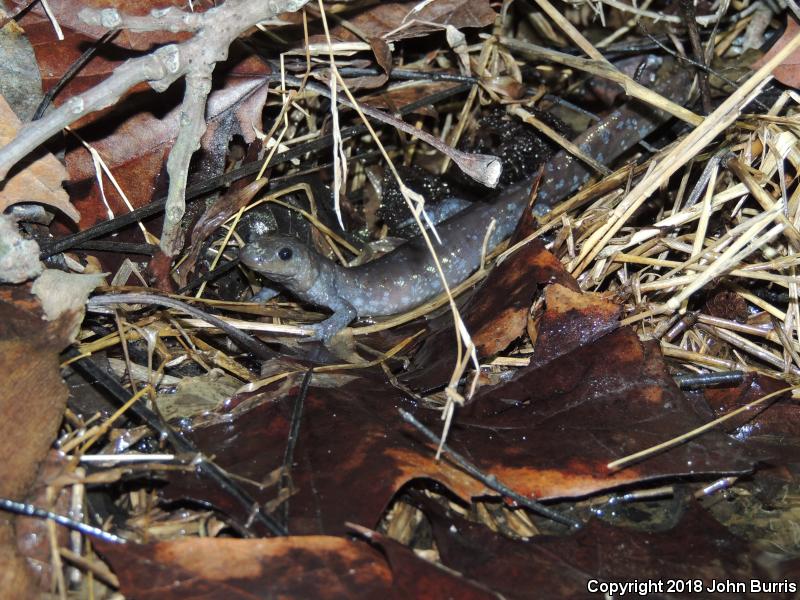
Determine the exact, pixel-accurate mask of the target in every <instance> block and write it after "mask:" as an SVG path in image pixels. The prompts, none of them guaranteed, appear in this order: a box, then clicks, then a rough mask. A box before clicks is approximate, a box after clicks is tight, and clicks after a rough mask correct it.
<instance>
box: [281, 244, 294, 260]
mask: <svg viewBox="0 0 800 600" xmlns="http://www.w3.org/2000/svg"><path fill="white" fill-rule="evenodd" d="M278 258H280V259H281V260H289V259H290V258H292V249H291V248H289V247H287V246H284V247H283V248H281V249H280V250H278Z"/></svg>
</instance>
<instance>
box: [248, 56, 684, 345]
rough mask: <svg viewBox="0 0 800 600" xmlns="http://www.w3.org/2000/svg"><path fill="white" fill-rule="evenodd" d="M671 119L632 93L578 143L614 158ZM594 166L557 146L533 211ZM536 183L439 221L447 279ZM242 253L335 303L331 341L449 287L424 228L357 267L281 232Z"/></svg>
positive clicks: (468, 269)
mask: <svg viewBox="0 0 800 600" xmlns="http://www.w3.org/2000/svg"><path fill="white" fill-rule="evenodd" d="M650 60H652V57H651V59H650ZM656 60H659V61H660V60H661V59H656ZM666 60H667V59H665V60H664V62H666ZM659 71H660V72H661V75H659V76H658V77H657V76H656V69H650V70H649V71H648V74H647V75H646V77H647V78H649V80H650V81H649V82H650V83H651V84H652V87H654V88H655V89H656V90H658V91H661V92H663V93H666V89H660V90H659V88H668V89H669V90H674V91H673V92H671V93H670V95H671V96H672V99H673V100H674V101H677V102H681V103H683V102H685V101H686V100H687V97H686V96H688V91H689V88H690V84H691V79H690V75H689V74H687V72H686V71H685V70H682V69H675V68H670V69H669V70H668V74H667V75H665V74H664V71H665V69H664V68H662V69H659ZM645 83H646V82H645ZM659 84H660V85H659ZM676 94H677V97H676ZM666 119H667V115H666V114H665V113H662V112H660V111H656V110H653V109H652V108H650V107H647V106H644V105H642V104H641V103H637V102H633V101H631V102H628V103H627V104H625V105H623V106H621V107H620V108H618V109H616V110H614V111H612V112H611V113H609V115H608V116H606V117H605V118H604V119H603V120H602V121H600V122H599V123H597V124H596V125H595V126H593V127H592V128H590V129H589V130H587V131H586V132H584V133H583V134H581V135H580V136H578V138H577V139H576V140H575V143H576V144H577V145H578V146H579V147H580V148H581V150H582V151H583V152H585V153H586V154H588V155H590V156H592V157H594V158H595V159H596V160H597V161H598V162H600V163H603V164H610V163H611V162H612V161H613V160H614V159H615V158H617V157H618V156H619V155H621V154H622V153H623V152H625V151H626V150H628V149H629V148H631V147H633V146H634V145H635V144H636V143H638V142H639V141H640V140H641V139H643V138H644V137H645V136H646V135H648V134H649V133H651V132H652V131H653V130H654V129H655V128H656V127H658V126H659V125H661V124H662V123H663V122H664V121H665V120H666ZM590 174H591V173H590V170H589V167H587V166H585V165H584V164H583V163H582V162H581V161H579V160H578V159H576V158H574V157H573V156H572V155H570V154H568V153H567V152H565V151H562V152H559V153H558V154H556V155H555V156H554V157H553V158H552V159H551V160H550V161H549V162H548V163H547V165H546V166H545V168H544V172H543V175H542V179H541V182H540V187H539V191H538V196H537V199H536V204H535V208H534V210H535V212H537V213H540V214H543V213H545V212H547V211H548V210H549V209H550V208H551V207H552V206H553V205H554V204H555V203H556V202H558V201H560V200H563V199H564V198H566V197H567V196H568V195H569V194H571V193H572V192H573V191H575V190H576V189H577V188H578V187H579V186H580V185H581V184H582V183H584V182H585V181H586V180H587V179H588V177H589V175H590ZM532 183H533V181H532V180H531V179H526V180H523V181H520V182H518V183H516V184H513V185H511V186H509V187H508V188H507V189H506V190H504V191H503V192H502V193H501V194H500V195H499V196H498V197H497V199H496V200H495V201H493V202H474V203H472V204H471V205H470V206H469V207H468V208H466V209H464V210H463V211H461V212H460V213H458V214H456V215H455V216H453V217H451V218H449V219H447V220H446V221H444V222H443V223H441V224H439V225H438V226H437V227H436V229H437V232H438V234H439V237H440V239H441V244H440V245H439V244H436V242H435V241H434V246H435V247H436V251H437V254H438V256H439V259H440V261H441V266H442V270H443V271H444V274H445V278H446V279H447V284H448V285H449V286H454V285H457V284H458V283H460V282H461V281H463V280H464V279H466V278H467V277H468V276H469V275H470V274H471V273H472V272H473V271H475V270H476V269H477V268H478V266H480V260H481V254H482V252H483V248H484V238H485V237H486V234H487V230H488V227H489V224H490V223H491V221H492V219H494V220H495V227H494V229H493V230H492V232H491V234H490V235H489V237H488V242H487V244H486V246H487V249H492V248H494V247H495V246H496V245H498V244H499V243H500V242H501V241H502V240H504V239H506V238H507V237H509V236H510V235H511V233H512V232H513V231H514V228H515V227H516V224H517V222H518V221H519V218H520V217H521V216H522V213H523V211H524V210H525V208H526V207H527V206H528V200H529V194H530V189H531V186H532ZM241 261H242V263H244V264H245V265H246V266H247V267H249V268H251V269H253V270H254V271H257V272H259V273H261V274H263V275H264V276H265V277H266V278H267V279H269V280H271V281H274V282H277V283H279V284H281V285H282V286H283V287H285V288H286V289H287V290H288V291H290V292H291V293H292V294H293V295H294V296H296V297H297V298H300V299H302V300H304V301H306V302H309V303H310V304H314V305H316V306H324V307H327V308H329V309H331V310H332V311H333V315H332V316H331V317H329V318H328V319H326V320H324V321H322V322H321V323H318V324H315V325H313V326H312V331H313V337H312V339H322V340H325V341H327V340H329V339H330V338H331V337H332V336H333V335H334V334H336V333H337V332H338V331H340V330H341V329H343V328H344V327H346V326H347V325H348V324H349V323H350V322H351V321H353V320H354V319H356V318H357V317H363V316H383V315H392V314H396V313H400V312H404V311H406V310H408V309H411V308H413V307H415V306H418V305H420V304H422V303H424V302H426V301H428V300H430V299H431V298H433V297H435V296H437V295H438V294H440V293H441V292H442V290H443V286H442V282H441V279H440V278H439V275H438V273H437V272H436V268H435V265H434V262H433V259H432V257H431V256H430V253H429V251H428V249H427V246H426V245H425V242H424V240H423V238H422V236H421V235H420V236H418V237H416V238H412V239H410V240H408V241H407V242H405V243H404V244H402V245H401V246H399V247H398V248H396V249H395V250H393V251H392V252H389V253H388V254H385V255H383V256H381V257H380V258H378V259H376V260H373V261H371V262H368V263H366V264H362V265H359V266H357V267H350V268H348V267H343V266H341V265H340V264H338V263H335V262H333V261H331V260H329V259H328V258H326V257H324V256H322V255H321V254H318V253H317V252H316V251H314V250H313V249H312V248H310V247H308V246H307V245H305V244H304V243H302V242H300V241H299V240H297V239H295V238H292V237H289V236H280V235H271V236H266V237H263V238H261V239H259V240H256V241H254V242H252V243H249V244H247V245H246V246H245V247H244V248H243V249H242V252H241Z"/></svg>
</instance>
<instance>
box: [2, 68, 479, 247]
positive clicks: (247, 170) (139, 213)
mask: <svg viewBox="0 0 800 600" xmlns="http://www.w3.org/2000/svg"><path fill="white" fill-rule="evenodd" d="M268 77H269V76H268ZM467 89H469V85H468V84H462V85H456V86H454V87H452V88H450V89H447V90H442V91H441V92H436V93H434V94H430V95H429V96H425V97H424V98H421V99H419V100H416V101H414V102H410V103H408V104H406V105H404V106H403V107H402V108H401V109H400V114H408V113H410V112H412V111H414V110H416V109H418V108H420V107H421V106H426V105H428V104H435V103H436V102H440V101H441V100H444V99H447V98H450V97H451V96H454V95H456V94H460V93H461V92H463V91H466V90H467ZM366 130H367V128H366V126H364V125H363V124H361V125H354V126H353V127H348V128H346V129H343V130H342V138H343V139H344V138H350V137H353V136H355V135H360V134H362V133H364V132H365V131H366ZM332 141H333V136H330V135H326V136H323V137H321V138H319V139H316V140H312V141H310V142H307V143H304V144H300V145H299V146H296V147H294V148H291V149H289V150H286V151H285V152H281V153H280V154H277V155H275V156H274V157H273V158H272V160H270V161H269V164H268V165H267V166H269V167H272V166H275V165H279V164H282V163H284V162H287V161H290V160H293V159H295V158H299V157H301V156H304V155H305V154H307V153H309V152H314V151H316V150H320V149H322V148H326V147H328V146H330V144H331V143H332ZM0 153H2V150H0ZM261 167H262V164H261V161H258V160H256V161H253V162H250V163H247V164H245V165H242V166H241V167H239V168H237V169H234V170H232V171H229V172H228V173H224V174H223V175H218V176H217V177H212V178H210V179H208V180H206V181H203V182H202V183H198V184H195V185H193V186H190V187H188V188H187V189H186V198H187V200H191V199H195V198H198V197H200V196H202V195H204V194H207V193H209V192H212V191H214V190H215V189H217V188H220V187H224V186H226V185H228V184H230V183H232V182H234V181H238V180H239V179H243V178H244V177H249V176H250V175H255V174H256V173H258V172H259V170H260V169H261ZM276 181H277V178H276V179H274V180H273V183H274V182H276ZM165 204H166V197H165V196H162V197H160V198H156V199H155V200H152V201H151V202H150V203H148V204H145V205H144V206H141V207H139V208H137V209H135V210H133V211H132V212H130V213H126V214H124V215H120V216H119V217H116V218H115V219H113V220H111V221H103V222H101V223H98V224H97V225H93V226H92V227H89V228H88V229H85V230H84V231H80V232H78V233H74V234H72V235H68V236H65V237H63V238H60V239H58V240H56V241H55V242H53V243H52V244H50V245H47V246H45V247H44V249H43V250H42V252H41V254H40V258H41V259H42V260H44V259H45V258H48V257H50V256H53V255H54V254H59V253H61V252H64V251H65V250H69V249H71V248H73V247H75V245H76V244H80V243H82V242H85V241H88V240H91V239H94V238H97V237H100V236H102V235H105V234H107V233H111V232H113V231H117V230H119V229H122V228H123V227H125V226H127V225H130V224H131V223H136V222H137V221H140V220H142V219H146V218H147V217H151V216H153V215H155V214H158V213H159V212H161V211H162V210H164V205H165Z"/></svg>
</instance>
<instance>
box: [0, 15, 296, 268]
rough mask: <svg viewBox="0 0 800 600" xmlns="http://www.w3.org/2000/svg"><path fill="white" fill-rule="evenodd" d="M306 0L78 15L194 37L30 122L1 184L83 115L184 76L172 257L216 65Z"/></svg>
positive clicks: (3, 165)
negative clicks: (245, 37)
mask: <svg viewBox="0 0 800 600" xmlns="http://www.w3.org/2000/svg"><path fill="white" fill-rule="evenodd" d="M307 1H308V0H227V1H226V2H225V3H224V4H222V5H220V6H217V7H215V8H212V9H210V10H208V11H206V12H205V13H200V14H194V13H184V12H182V11H179V10H176V9H171V10H154V11H151V13H150V15H149V16H148V17H136V18H134V17H128V16H124V15H122V14H121V13H119V12H118V11H117V10H116V9H101V10H98V9H88V8H87V9H84V10H82V11H81V12H80V15H79V16H80V18H81V19H82V20H83V21H85V22H88V23H92V24H95V25H97V24H100V25H103V26H106V27H108V28H118V27H120V26H125V25H130V26H131V27H133V28H134V29H136V30H139V31H156V30H159V31H170V30H172V31H174V30H176V29H177V30H180V31H194V32H195V35H194V36H193V37H192V38H190V39H189V40H186V41H185V42H181V43H180V44H169V45H166V46H163V47H161V48H158V49H157V50H155V51H154V52H152V53H151V54H148V55H147V56H143V57H140V58H135V59H131V60H128V61H127V62H125V63H123V64H122V65H120V66H119V67H117V68H116V69H115V70H114V72H113V73H112V74H111V76H110V77H108V79H106V80H104V81H103V82H101V83H99V84H98V85H96V86H95V87H93V88H92V89H90V90H88V91H86V92H84V93H83V94H80V95H78V96H74V97H73V98H71V99H70V100H68V101H67V102H65V103H64V104H63V105H62V106H61V107H59V108H58V109H56V110H54V111H53V112H51V113H50V114H49V115H46V116H45V117H43V118H42V119H40V120H38V121H34V122H31V123H28V124H27V125H26V126H25V127H23V128H22V129H20V131H19V133H18V134H17V137H16V138H14V139H13V140H12V141H11V142H10V143H9V144H7V145H6V146H4V147H3V148H1V149H0V177H2V178H5V176H6V175H7V174H8V172H9V171H10V170H11V168H12V167H13V166H14V165H16V164H17V163H18V162H19V161H20V160H22V159H23V158H24V157H25V156H27V155H28V154H29V153H30V152H31V151H32V150H34V149H35V148H37V147H38V146H39V145H40V144H42V143H44V142H45V141H46V140H48V139H49V138H51V137H52V136H53V135H55V134H57V133H58V132H59V131H61V130H62V129H63V128H64V127H67V126H69V125H71V124H72V123H74V122H75V121H77V120H78V119H80V118H81V117H83V116H85V115H88V114H90V113H93V112H95V111H97V110H100V109H102V108H106V107H108V106H112V105H113V104H115V103H116V102H118V101H119V100H120V98H122V96H123V95H124V94H125V93H126V92H127V91H128V90H130V89H131V88H132V87H134V86H135V85H137V84H139V83H142V82H147V83H148V84H149V85H150V87H152V88H153V89H154V90H155V91H157V92H163V91H165V90H166V89H167V88H169V87H170V86H171V85H172V84H173V83H174V82H175V81H177V80H178V79H180V78H181V77H183V76H186V78H187V85H186V93H185V95H184V100H183V106H182V114H181V129H180V133H179V134H178V140H177V141H176V144H175V146H176V147H175V148H173V152H172V153H170V159H169V161H168V170H169V173H170V189H169V194H168V196H167V206H166V214H167V217H166V219H165V221H164V230H163V232H162V236H161V248H162V250H164V252H165V253H166V254H167V255H169V256H174V255H175V254H177V253H178V251H179V250H180V246H181V238H180V236H179V235H178V233H179V232H178V229H179V225H180V220H181V218H182V217H183V213H184V209H185V205H184V203H185V188H186V170H188V165H189V159H190V158H191V155H192V153H194V151H195V150H197V148H198V147H199V143H198V142H199V140H200V138H201V137H202V133H203V132H204V131H205V119H204V118H203V114H204V112H205V110H204V109H205V105H206V100H207V96H208V92H209V91H210V89H211V74H212V72H213V70H214V67H215V66H216V64H217V63H218V62H220V61H223V60H225V59H226V58H227V57H228V48H229V46H230V45H231V44H232V43H233V41H234V40H235V39H236V38H237V37H239V35H241V34H242V33H243V32H245V31H247V30H248V29H249V28H250V27H252V26H254V25H255V24H256V23H258V22H260V21H264V20H266V19H271V18H273V17H275V16H277V15H278V14H280V13H286V12H295V11H297V10H299V9H301V8H302V7H303V6H304V5H305V4H306V2H307ZM198 115H201V117H200V118H198ZM173 154H175V155H176V156H175V157H173Z"/></svg>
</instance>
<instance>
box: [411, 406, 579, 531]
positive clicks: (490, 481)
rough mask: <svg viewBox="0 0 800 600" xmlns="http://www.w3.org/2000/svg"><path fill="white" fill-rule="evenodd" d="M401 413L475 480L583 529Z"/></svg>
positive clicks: (571, 525)
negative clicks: (485, 471)
mask: <svg viewBox="0 0 800 600" xmlns="http://www.w3.org/2000/svg"><path fill="white" fill-rule="evenodd" d="M397 410H398V411H399V412H400V416H401V417H403V420H404V421H405V422H406V423H409V424H411V425H413V426H414V427H416V428H417V429H418V430H419V431H420V432H421V433H422V434H423V435H424V436H425V437H426V438H428V439H429V440H430V441H431V442H433V443H434V444H436V445H437V446H438V447H439V448H441V450H442V452H444V454H446V455H448V456H449V457H450V459H451V460H452V461H453V462H454V463H456V464H457V465H458V466H459V467H461V468H462V469H464V470H465V471H466V472H467V473H469V474H470V475H472V476H473V477H474V478H475V479H477V480H478V481H480V482H481V483H483V484H484V485H486V487H488V488H490V489H493V490H494V491H496V492H498V493H500V494H502V495H503V496H506V497H507V498H511V499H512V500H513V501H514V502H516V503H517V504H519V505H521V506H524V507H525V508H529V509H531V510H532V511H534V512H536V513H538V514H540V515H542V516H544V517H547V518H548V519H552V520H553V521H557V522H558V523H563V524H564V525H569V526H570V527H572V528H574V529H578V528H579V527H581V524H580V523H579V522H578V521H575V520H574V519H570V518H569V517H565V516H564V515H562V514H561V513H559V512H557V511H555V510H553V509H551V508H547V507H546V506H545V505H544V504H541V503H540V502H536V500H531V499H530V498H528V497H526V496H523V495H521V494H518V493H517V492H515V491H514V490H512V489H511V488H510V487H508V486H507V485H505V484H504V483H502V482H501V481H500V480H498V479H497V477H495V476H494V475H487V474H485V473H484V472H483V471H481V470H480V469H478V467H476V466H475V465H473V464H472V463H471V462H469V461H468V460H467V459H466V458H464V457H463V456H462V455H461V454H459V453H458V452H456V451H455V450H452V449H451V448H450V447H448V446H447V444H445V443H444V442H442V440H440V439H439V437H438V436H437V435H436V434H435V433H433V432H432V431H431V430H430V429H428V428H427V427H425V425H423V424H422V423H420V422H419V421H418V420H417V418H416V417H414V415H412V414H411V413H410V412H408V411H405V410H403V409H402V408H398V409H397Z"/></svg>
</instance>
